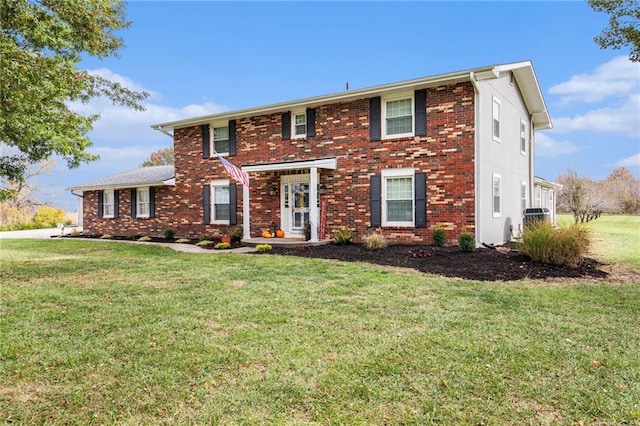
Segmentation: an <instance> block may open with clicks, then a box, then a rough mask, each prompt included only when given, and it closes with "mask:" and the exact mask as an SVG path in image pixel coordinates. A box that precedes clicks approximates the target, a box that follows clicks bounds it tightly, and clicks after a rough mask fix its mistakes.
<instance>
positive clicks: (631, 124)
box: [553, 93, 640, 137]
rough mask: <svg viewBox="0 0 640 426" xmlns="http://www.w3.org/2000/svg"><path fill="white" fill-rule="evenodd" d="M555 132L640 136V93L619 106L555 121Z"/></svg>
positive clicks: (631, 96)
mask: <svg viewBox="0 0 640 426" xmlns="http://www.w3.org/2000/svg"><path fill="white" fill-rule="evenodd" d="M553 123H554V130H555V131H557V132H559V133H565V132H573V131H581V130H584V131H592V132H609V133H621V134H624V135H627V136H632V137H634V136H639V135H640V93H634V94H631V95H629V97H628V98H627V99H626V100H625V102H624V103H622V104H620V105H618V106H611V107H603V108H598V109H593V110H591V111H587V112H586V113H585V114H578V115H575V116H573V117H559V118H555V119H554V120H553Z"/></svg>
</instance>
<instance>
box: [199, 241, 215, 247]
mask: <svg viewBox="0 0 640 426" xmlns="http://www.w3.org/2000/svg"><path fill="white" fill-rule="evenodd" d="M209 244H213V241H209V240H200V241H199V242H198V244H196V245H197V246H200V247H206V246H208V245H209Z"/></svg>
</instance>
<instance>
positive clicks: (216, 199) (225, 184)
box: [211, 180, 230, 224]
mask: <svg viewBox="0 0 640 426" xmlns="http://www.w3.org/2000/svg"><path fill="white" fill-rule="evenodd" d="M211 199H212V200H213V202H212V203H211V215H212V218H213V220H212V221H211V223H221V224H229V216H230V210H229V209H230V203H229V181H228V180H214V181H213V182H211Z"/></svg>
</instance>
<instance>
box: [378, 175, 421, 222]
mask: <svg viewBox="0 0 640 426" xmlns="http://www.w3.org/2000/svg"><path fill="white" fill-rule="evenodd" d="M413 188H414V185H413V169H390V170H383V171H382V194H383V204H382V225H383V226H413V224H414V218H413V213H414V204H413V203H414V201H413V200H414V194H413Z"/></svg>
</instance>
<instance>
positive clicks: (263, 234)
mask: <svg viewBox="0 0 640 426" xmlns="http://www.w3.org/2000/svg"><path fill="white" fill-rule="evenodd" d="M262 238H271V232H269V231H262Z"/></svg>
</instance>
